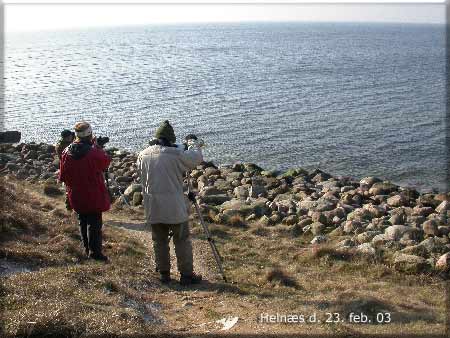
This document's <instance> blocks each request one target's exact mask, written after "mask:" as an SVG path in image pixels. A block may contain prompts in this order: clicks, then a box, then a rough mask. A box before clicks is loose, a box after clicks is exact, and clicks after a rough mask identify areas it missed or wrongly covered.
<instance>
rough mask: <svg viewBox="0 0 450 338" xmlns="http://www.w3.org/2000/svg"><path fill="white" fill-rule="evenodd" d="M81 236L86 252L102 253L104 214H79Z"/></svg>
mask: <svg viewBox="0 0 450 338" xmlns="http://www.w3.org/2000/svg"><path fill="white" fill-rule="evenodd" d="M78 220H79V222H80V234H81V239H82V240H83V245H84V248H85V249H86V251H88V250H89V251H90V252H91V253H92V254H94V255H98V254H101V253H102V213H96V214H78Z"/></svg>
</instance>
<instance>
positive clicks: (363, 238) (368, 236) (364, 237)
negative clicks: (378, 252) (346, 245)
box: [356, 230, 381, 244]
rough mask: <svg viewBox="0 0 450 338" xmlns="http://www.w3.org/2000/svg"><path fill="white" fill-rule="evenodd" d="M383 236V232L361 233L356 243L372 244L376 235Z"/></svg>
mask: <svg viewBox="0 0 450 338" xmlns="http://www.w3.org/2000/svg"><path fill="white" fill-rule="evenodd" d="M379 234H381V231H376V230H375V231H366V232H363V233H360V234H359V235H357V236H356V241H357V242H358V243H361V244H362V243H367V242H370V241H371V240H372V239H373V238H374V237H375V236H376V235H379Z"/></svg>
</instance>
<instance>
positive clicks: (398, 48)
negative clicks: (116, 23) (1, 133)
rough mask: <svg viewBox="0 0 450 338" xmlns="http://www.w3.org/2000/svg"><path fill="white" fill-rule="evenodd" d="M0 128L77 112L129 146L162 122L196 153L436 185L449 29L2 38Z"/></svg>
mask: <svg viewBox="0 0 450 338" xmlns="http://www.w3.org/2000/svg"><path fill="white" fill-rule="evenodd" d="M5 85H6V92H5V127H6V128H8V129H19V130H21V131H22V132H23V140H25V141H38V142H41V141H42V142H50V143H53V142H55V141H56V140H57V138H58V135H59V132H60V131H61V130H62V129H64V128H69V127H71V126H73V124H74V123H75V122H76V121H78V120H80V119H86V120H88V121H89V122H91V123H92V125H93V127H94V131H95V132H96V133H97V134H98V135H108V136H110V138H111V143H110V144H111V146H118V147H123V148H126V149H129V150H133V151H138V150H140V149H142V148H143V147H144V146H145V145H146V144H147V142H148V140H149V138H151V137H152V135H153V133H154V131H155V128H156V127H157V126H158V125H159V123H160V122H161V121H162V120H165V119H169V120H170V121H171V122H172V124H173V126H174V128H175V132H176V133H177V135H178V136H179V139H182V138H183V137H184V136H185V135H186V134H187V133H191V132H194V133H197V134H198V135H200V136H201V137H202V138H203V139H204V140H205V141H206V143H207V144H208V147H207V148H206V149H205V155H206V158H208V159H210V160H214V161H216V162H218V163H231V162H234V161H248V162H255V163H258V164H259V165H261V166H262V167H264V168H267V169H280V170H284V169H287V168H290V167H297V166H302V167H306V168H310V169H312V168H316V167H319V168H321V169H322V170H326V171H328V172H330V173H332V174H334V175H345V176H353V177H356V178H360V177H363V176H367V175H375V176H379V177H382V178H385V179H390V180H392V181H394V182H396V183H398V184H403V185H409V186H415V187H418V188H420V189H422V190H423V189H425V190H429V189H431V188H438V189H440V190H445V171H446V161H445V158H446V157H445V152H446V145H445V26H444V25H406V24H390V25H386V24H331V23H329V24H310V23H308V24H305V23H304V24H298V23H282V24H281V23H280V24H276V23H270V24H261V23H259V24H220V25H219V24H207V25H205V24H203V25H178V26H141V27H126V28H124V27H121V28H108V29H95V30H78V31H61V32H41V33H22V34H18V33H15V34H13V33H10V34H7V35H6V49H5Z"/></svg>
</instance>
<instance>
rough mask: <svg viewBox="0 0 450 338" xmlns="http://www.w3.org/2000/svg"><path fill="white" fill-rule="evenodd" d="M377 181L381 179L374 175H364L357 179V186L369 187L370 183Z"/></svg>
mask: <svg viewBox="0 0 450 338" xmlns="http://www.w3.org/2000/svg"><path fill="white" fill-rule="evenodd" d="M377 182H381V180H380V179H379V178H376V177H364V178H363V179H362V180H361V181H359V186H360V187H361V188H363V189H370V188H371V187H372V185H373V184H374V183H377Z"/></svg>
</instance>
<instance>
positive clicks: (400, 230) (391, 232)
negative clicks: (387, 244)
mask: <svg viewBox="0 0 450 338" xmlns="http://www.w3.org/2000/svg"><path fill="white" fill-rule="evenodd" d="M414 231H417V229H416V228H413V227H410V226H406V225H400V224H395V225H392V226H390V227H388V228H386V229H385V231H384V235H385V237H386V239H388V240H391V241H398V240H400V238H402V237H403V236H404V235H405V234H407V233H412V232H414Z"/></svg>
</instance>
